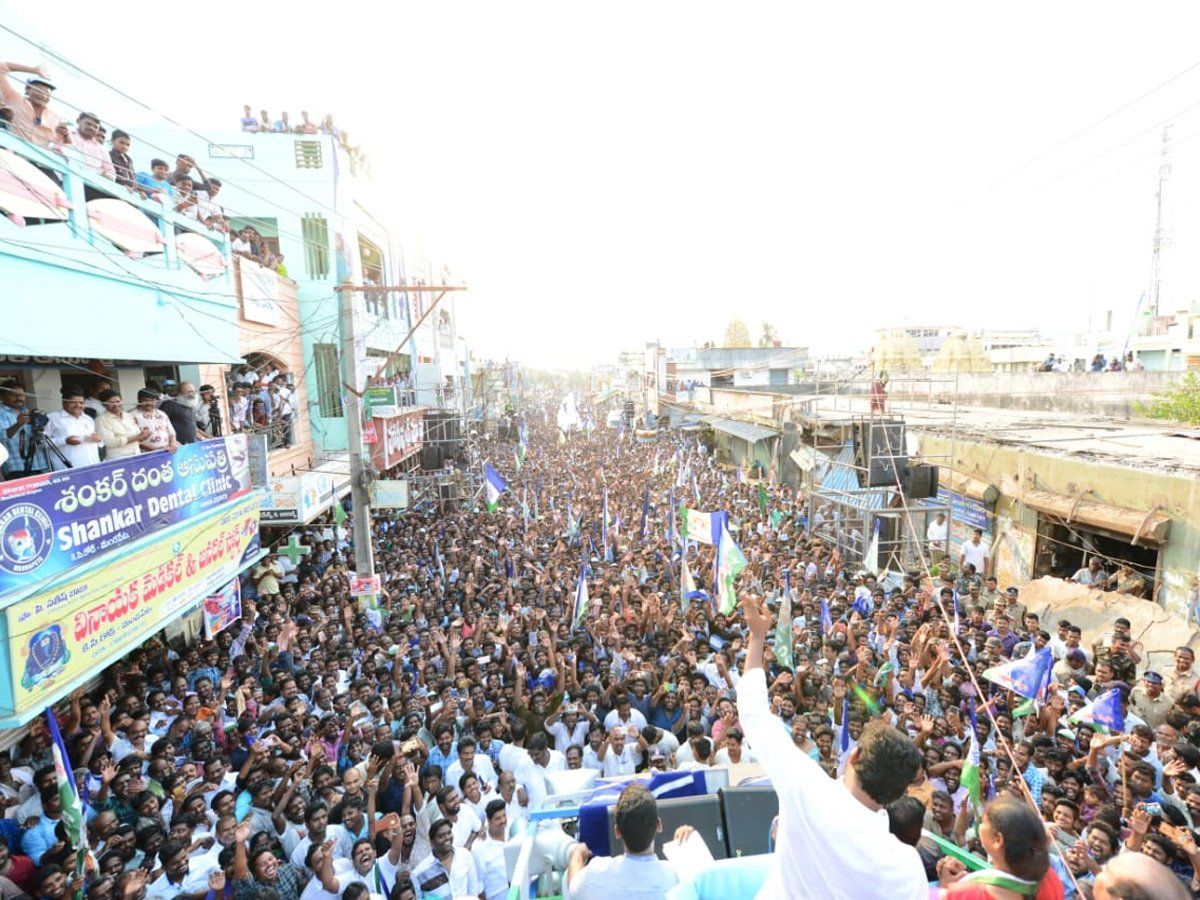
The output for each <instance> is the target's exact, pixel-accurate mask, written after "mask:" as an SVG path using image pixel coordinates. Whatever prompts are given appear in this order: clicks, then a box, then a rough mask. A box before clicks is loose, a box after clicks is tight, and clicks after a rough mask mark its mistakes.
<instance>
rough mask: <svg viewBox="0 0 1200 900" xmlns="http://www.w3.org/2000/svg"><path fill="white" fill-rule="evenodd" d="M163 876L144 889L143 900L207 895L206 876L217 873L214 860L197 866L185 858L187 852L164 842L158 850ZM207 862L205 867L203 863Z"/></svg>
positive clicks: (183, 847)
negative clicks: (144, 896)
mask: <svg viewBox="0 0 1200 900" xmlns="http://www.w3.org/2000/svg"><path fill="white" fill-rule="evenodd" d="M158 859H159V862H160V864H161V865H162V870H163V873H162V875H160V876H159V877H158V878H157V879H155V880H154V881H152V882H151V883H150V884H149V885H148V886H147V887H146V898H147V900H158V898H164V900H173V898H175V897H178V896H179V895H180V894H203V893H206V892H207V891H208V876H209V875H210V874H211V873H212V872H214V871H218V872H219V871H220V868H219V867H218V866H216V865H215V862H216V860H215V858H212V857H208V858H206V859H202V860H201V861H200V862H201V863H202V864H201V865H199V866H196V865H194V863H195V862H196V860H193V859H192V858H191V857H190V856H188V848H187V847H185V846H183V844H181V843H179V842H178V841H167V842H166V843H165V844H163V845H162V846H161V847H160V848H159V849H158ZM206 861H207V863H208V864H207V865H205V864H204V863H205V862H206Z"/></svg>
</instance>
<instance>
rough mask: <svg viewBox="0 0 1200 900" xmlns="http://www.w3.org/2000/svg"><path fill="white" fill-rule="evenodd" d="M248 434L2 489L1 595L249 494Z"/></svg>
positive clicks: (26, 587)
mask: <svg viewBox="0 0 1200 900" xmlns="http://www.w3.org/2000/svg"><path fill="white" fill-rule="evenodd" d="M250 490H251V483H250V463H249V455H248V453H247V446H246V437H245V435H240V434H237V435H231V436H229V437H223V438H215V439H213V440H210V441H201V442H200V443H196V444H186V445H184V446H182V447H180V448H179V449H178V450H176V451H175V452H174V453H168V452H166V451H165V450H163V451H158V452H155V453H143V454H141V455H139V456H132V457H125V458H123V459H115V460H112V461H111V462H104V463H100V464H99V465H96V466H87V467H86V468H78V469H65V470H63V471H60V472H49V473H47V474H45V475H37V476H34V477H31V478H21V479H17V480H15V481H7V482H4V483H2V484H0V597H3V596H5V595H7V594H9V593H11V592H13V591H17V590H21V591H24V592H28V591H29V589H30V588H33V587H36V586H37V585H38V584H40V583H42V582H44V581H45V580H46V579H48V578H52V577H54V576H56V575H61V574H62V573H63V572H65V571H67V570H68V569H71V568H72V567H74V566H78V565H82V564H84V563H91V562H93V561H95V560H96V559H99V558H100V557H102V556H105V555H107V554H109V553H112V552H114V551H116V550H119V549H121V548H122V547H124V546H125V545H127V544H130V543H132V542H133V541H136V540H138V539H140V538H143V537H146V536H147V535H151V534H154V533H155V532H158V531H162V530H163V529H165V528H170V527H171V526H172V525H177V524H179V523H180V522H184V521H187V520H188V519H190V518H192V517H193V516H197V515H199V514H201V513H203V512H205V511H207V510H210V509H213V508H215V507H217V506H220V505H221V504H223V503H227V502H229V501H230V500H235V499H237V498H238V497H242V496H244V495H245V494H247V493H249V491H250Z"/></svg>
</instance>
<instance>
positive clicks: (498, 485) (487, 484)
mask: <svg viewBox="0 0 1200 900" xmlns="http://www.w3.org/2000/svg"><path fill="white" fill-rule="evenodd" d="M483 489H484V491H485V494H486V498H487V511H488V512H490V513H494V512H495V511H496V508H497V507H498V506H499V505H500V495H501V494H503V493H504V492H505V491H507V490H508V483H507V482H506V481H505V480H504V479H503V478H501V477H500V473H499V472H497V471H496V470H495V469H493V468H492V464H491V463H485V464H484V466H483Z"/></svg>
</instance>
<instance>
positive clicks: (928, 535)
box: [925, 519, 950, 550]
mask: <svg viewBox="0 0 1200 900" xmlns="http://www.w3.org/2000/svg"><path fill="white" fill-rule="evenodd" d="M949 529H950V523H949V522H938V520H937V519H934V520H933V521H932V522H930V523H929V527H928V528H926V529H925V540H927V541H929V543H930V544H932V545H933V546H935V547H937V548H939V549H941V550H945V549H946V535H947V534H948V532H949Z"/></svg>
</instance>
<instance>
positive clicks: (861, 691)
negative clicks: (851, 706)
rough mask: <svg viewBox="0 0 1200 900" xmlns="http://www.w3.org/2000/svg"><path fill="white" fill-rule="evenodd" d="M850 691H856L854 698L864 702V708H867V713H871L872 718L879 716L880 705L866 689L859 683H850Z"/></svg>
mask: <svg viewBox="0 0 1200 900" xmlns="http://www.w3.org/2000/svg"><path fill="white" fill-rule="evenodd" d="M850 690H852V691H854V696H855V697H857V698H858V699H859V700H861V701H862V703H863V706H865V707H866V708H867V712H868V713H870V715H871V717H872V718H874V717H875V716H877V715H879V712H880V710H879V704H878V703H877V702H876V701H875V698H874V697H872V696H871V695H870V694H868V693H867V690H866V688H864V687H863V686H862V685H861V684H859V683H858V682H857V681H852V682H851V683H850Z"/></svg>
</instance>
